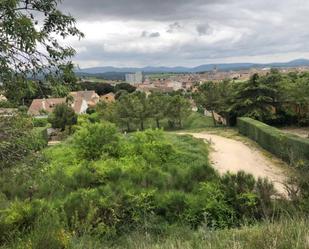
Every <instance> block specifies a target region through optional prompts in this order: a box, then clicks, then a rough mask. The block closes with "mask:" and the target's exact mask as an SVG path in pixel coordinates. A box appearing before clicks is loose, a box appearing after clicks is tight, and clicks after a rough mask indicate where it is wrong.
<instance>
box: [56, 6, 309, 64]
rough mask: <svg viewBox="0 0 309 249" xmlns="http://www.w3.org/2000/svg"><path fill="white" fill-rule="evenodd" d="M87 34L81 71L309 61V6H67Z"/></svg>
mask: <svg viewBox="0 0 309 249" xmlns="http://www.w3.org/2000/svg"><path fill="white" fill-rule="evenodd" d="M60 9H61V10H62V11H63V12H65V13H69V14H71V15H73V16H74V17H75V18H76V20H77V26H78V27H79V29H80V30H81V31H82V32H83V33H84V34H85V38H84V39H82V40H81V41H78V40H75V39H72V38H70V39H69V40H67V41H66V43H67V44H68V45H70V46H72V47H74V48H75V49H76V51H77V54H76V56H75V57H74V59H73V60H74V62H75V63H77V64H78V65H79V66H80V67H82V68H86V67H97V66H116V67H144V66H189V67H193V66H198V65H201V64H209V63H235V62H256V63H267V62H285V61H290V60H293V59H298V58H309V28H308V25H309V1H308V0H63V3H62V4H61V6H60Z"/></svg>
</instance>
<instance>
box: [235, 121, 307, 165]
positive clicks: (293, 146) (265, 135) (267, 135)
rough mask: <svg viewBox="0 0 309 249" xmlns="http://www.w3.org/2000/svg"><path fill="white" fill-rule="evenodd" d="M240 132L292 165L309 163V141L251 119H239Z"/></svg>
mask: <svg viewBox="0 0 309 249" xmlns="http://www.w3.org/2000/svg"><path fill="white" fill-rule="evenodd" d="M237 126H238V129H239V132H240V133H241V134H243V135H245V136H247V137H249V138H251V139H253V140H255V141H256V142H257V143H258V144H259V145H261V146H262V147H263V148H264V149H266V150H268V151H269V152H271V153H273V154H275V155H276V156H278V157H280V158H282V159H283V160H284V161H286V162H288V163H291V164H294V165H296V164H298V163H301V164H303V163H305V162H306V161H309V139H306V138H301V137H298V136H296V135H293V134H287V133H284V132H282V131H280V130H279V129H277V128H274V127H272V126H269V125H266V124H264V123H262V122H259V121H257V120H254V119H251V118H245V117H242V118H238V119H237Z"/></svg>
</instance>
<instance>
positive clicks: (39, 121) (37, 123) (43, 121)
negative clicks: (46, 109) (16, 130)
mask: <svg viewBox="0 0 309 249" xmlns="http://www.w3.org/2000/svg"><path fill="white" fill-rule="evenodd" d="M32 124H33V126H34V127H46V126H47V124H48V119H47V118H33V119H32Z"/></svg>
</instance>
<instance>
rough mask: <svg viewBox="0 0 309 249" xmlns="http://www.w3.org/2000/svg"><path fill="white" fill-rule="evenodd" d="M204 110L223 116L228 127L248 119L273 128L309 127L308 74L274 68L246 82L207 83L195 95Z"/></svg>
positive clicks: (255, 75)
mask: <svg viewBox="0 0 309 249" xmlns="http://www.w3.org/2000/svg"><path fill="white" fill-rule="evenodd" d="M194 98H195V100H196V102H197V104H198V105H199V106H200V107H201V108H206V109H208V110H209V111H215V112H217V113H219V114H221V115H222V116H224V117H225V118H226V119H227V121H228V123H229V124H232V125H234V124H235V123H236V117H241V116H246V117H250V118H253V119H257V120H260V121H262V122H266V123H268V124H273V125H291V124H297V125H300V126H301V125H303V126H305V125H309V74H308V73H307V72H305V73H296V72H295V73H289V74H282V73H279V71H278V70H276V69H272V70H271V72H270V73H268V74H266V75H265V76H259V75H257V74H254V75H253V76H252V77H251V78H250V80H248V81H245V82H233V81H228V80H225V81H223V82H218V83H214V82H207V83H204V84H202V85H201V86H200V87H199V92H198V93H196V94H195V96H194Z"/></svg>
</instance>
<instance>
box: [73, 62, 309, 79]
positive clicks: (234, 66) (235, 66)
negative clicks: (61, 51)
mask: <svg viewBox="0 0 309 249" xmlns="http://www.w3.org/2000/svg"><path fill="white" fill-rule="evenodd" d="M300 66H309V60H307V59H297V60H293V61H290V62H275V63H266V64H259V63H226V64H204V65H200V66H197V67H151V66H148V67H141V68H138V67H111V66H108V67H90V68H83V69H81V68H78V69H76V70H75V71H76V73H78V74H90V75H91V74H104V73H134V72H139V71H140V72H144V73H198V72H207V71H211V70H213V69H214V68H215V67H216V68H217V69H218V70H219V71H229V70H244V69H250V68H265V67H272V68H282V67H300Z"/></svg>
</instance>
